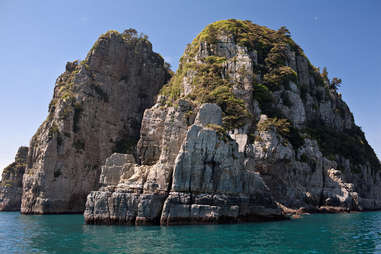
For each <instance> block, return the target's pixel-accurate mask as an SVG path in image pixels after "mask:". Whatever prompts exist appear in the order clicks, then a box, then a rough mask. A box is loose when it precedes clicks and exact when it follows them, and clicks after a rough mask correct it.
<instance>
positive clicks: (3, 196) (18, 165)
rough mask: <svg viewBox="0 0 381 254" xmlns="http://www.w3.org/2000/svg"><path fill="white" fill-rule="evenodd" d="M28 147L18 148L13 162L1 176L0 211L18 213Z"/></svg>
mask: <svg viewBox="0 0 381 254" xmlns="http://www.w3.org/2000/svg"><path fill="white" fill-rule="evenodd" d="M27 155H28V147H24V146H22V147H20V148H19V149H18V151H17V154H16V157H15V161H14V162H13V163H11V164H10V165H8V166H7V167H6V168H5V169H4V170H3V173H2V175H1V181H0V211H19V210H20V205H21V195H22V177H23V175H24V172H25V167H26V158H27Z"/></svg>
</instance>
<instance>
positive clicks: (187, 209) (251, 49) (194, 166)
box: [85, 20, 381, 225]
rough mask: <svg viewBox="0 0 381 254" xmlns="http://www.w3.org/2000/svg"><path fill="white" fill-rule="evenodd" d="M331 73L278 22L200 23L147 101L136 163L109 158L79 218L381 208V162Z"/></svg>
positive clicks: (166, 219) (211, 219) (272, 215)
mask: <svg viewBox="0 0 381 254" xmlns="http://www.w3.org/2000/svg"><path fill="white" fill-rule="evenodd" d="M337 84H338V82H337V79H332V80H329V79H328V76H327V72H326V71H325V70H324V71H323V72H322V73H320V70H319V69H318V68H316V67H314V66H313V65H311V63H310V62H309V61H308V59H307V58H306V56H305V55H304V53H303V51H302V50H301V49H300V48H299V46H298V45H296V44H295V42H293V41H292V40H291V38H290V35H289V32H288V30H287V29H285V28H283V27H282V28H281V29H279V30H278V31H274V30H270V29H268V28H266V27H262V26H258V25H255V24H253V23H251V22H249V21H240V20H225V21H219V22H216V23H213V24H211V25H209V26H207V27H206V28H205V29H204V30H203V31H202V32H201V33H200V34H199V35H198V36H197V37H196V38H195V40H194V41H193V42H192V44H190V45H189V46H188V47H187V49H186V50H185V53H184V56H183V57H182V58H181V60H180V66H179V69H178V71H177V73H176V75H175V76H174V77H173V78H172V79H171V81H170V82H169V83H168V84H167V85H166V86H164V87H163V89H162V90H161V92H160V94H161V96H160V97H159V98H158V100H157V103H156V105H155V106H154V107H152V108H151V109H147V110H146V111H145V113H144V117H143V120H142V128H141V133H140V140H139V142H138V145H137V158H138V160H137V163H134V162H133V161H132V160H130V159H129V158H130V157H131V156H128V158H127V157H125V159H124V160H122V161H121V162H118V163H119V164H118V165H119V166H118V168H119V169H118V170H116V171H118V172H119V173H117V174H116V175H115V172H114V171H113V169H112V168H115V167H116V165H115V166H110V165H109V166H107V165H106V166H105V167H104V168H103V171H102V175H103V176H102V177H101V183H102V187H101V188H100V189H99V190H98V191H93V192H91V193H90V194H89V196H88V198H87V203H86V210H85V219H86V222H87V223H122V224H124V223H126V224H137V225H140V224H152V223H153V224H157V223H161V224H165V225H171V224H181V223H219V222H239V221H246V220H258V219H261V220H265V219H281V218H285V215H284V213H282V211H281V208H283V209H284V210H285V211H287V208H292V209H299V208H303V209H304V210H307V211H312V212H316V211H322V212H325V211H333V210H335V211H345V210H368V209H380V208H381V206H380V205H381V203H380V201H381V199H380V194H379V193H380V191H379V190H380V186H381V185H380V174H381V170H380V169H381V166H380V162H379V160H378V159H377V157H376V155H375V153H374V151H373V150H372V148H371V147H370V146H369V145H368V143H367V141H366V139H365V136H364V134H363V132H362V131H361V129H360V128H359V127H357V126H356V125H355V123H354V119H353V116H352V113H351V112H350V111H349V109H348V107H347V105H346V104H345V102H344V101H343V100H342V99H341V95H340V94H339V93H338V92H337ZM114 156H121V155H114ZM113 172H114V173H113ZM117 176H119V181H116V178H118V177H117ZM102 179H113V180H112V181H111V180H110V182H104V181H103V180H102ZM102 181H103V182H102Z"/></svg>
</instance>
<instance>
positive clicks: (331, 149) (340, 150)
mask: <svg viewBox="0 0 381 254" xmlns="http://www.w3.org/2000/svg"><path fill="white" fill-rule="evenodd" d="M305 132H306V133H307V134H308V135H309V137H310V138H312V139H315V140H317V142H318V143H319V147H320V149H321V151H322V153H323V155H324V156H325V157H327V158H333V159H335V155H336V154H337V155H340V156H342V157H344V158H347V159H349V160H350V161H351V162H352V163H353V164H354V165H364V164H367V162H369V165H370V166H371V167H372V169H374V170H379V169H381V165H380V161H379V160H378V158H377V156H376V154H375V153H374V150H373V149H372V147H371V146H370V145H369V144H368V142H367V141H366V139H365V135H364V133H363V132H362V131H361V129H360V127H357V126H356V127H354V128H352V129H345V130H343V131H337V130H335V129H333V128H330V127H328V126H326V125H325V124H324V123H322V122H316V121H315V122H309V123H308V127H307V128H306V129H305Z"/></svg>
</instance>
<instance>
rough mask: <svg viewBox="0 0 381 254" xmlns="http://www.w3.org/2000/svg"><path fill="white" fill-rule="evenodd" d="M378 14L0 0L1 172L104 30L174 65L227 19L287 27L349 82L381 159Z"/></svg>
mask: <svg viewBox="0 0 381 254" xmlns="http://www.w3.org/2000/svg"><path fill="white" fill-rule="evenodd" d="M380 13H381V1H377V0H373V1H371V0H368V1H367V0H363V1H348V0H336V1H333V0H320V1H312V0H289V1H285V0H278V1H275V0H273V1H271V0H262V1H254V0H247V1H244V0H241V1H240V0H234V1H232V0H218V1H217V0H215V1H213V0H192V1H190V0H189V1H180V0H160V1H159V0H151V1H144V0H141V1H137V0H136V1H89V0H88V1H78V0H77V1H76V0H65V1H48V0H46V1H39V0H33V1H26V0H25V1H17V0H0V31H1V36H0V88H1V90H0V118H1V125H0V168H3V167H5V166H6V165H7V164H8V163H10V162H11V161H12V160H13V157H14V154H15V153H16V150H17V148H18V146H20V145H28V144H29V140H30V138H31V137H32V136H33V134H34V133H35V131H36V130H37V128H38V126H39V125H40V124H41V123H42V122H43V120H44V119H45V118H46V116H47V110H48V105H49V101H50V99H51V97H52V94H53V88H54V83H55V80H56V78H57V76H58V75H59V74H60V73H62V72H63V71H64V69H65V63H66V62H67V61H72V60H75V59H83V58H84V57H85V56H86V54H87V51H88V50H89V49H90V48H91V46H92V44H93V43H94V42H95V40H96V39H97V37H98V36H99V35H100V34H102V33H104V32H106V31H107V30H110V29H114V30H118V31H123V30H124V29H127V28H130V27H132V28H135V29H137V30H138V31H139V32H143V33H145V34H147V35H148V36H149V38H150V40H151V42H152V44H153V47H154V50H155V51H156V52H158V53H160V54H161V55H162V56H164V57H165V58H166V60H167V61H168V62H170V63H171V64H172V66H173V67H174V68H176V67H177V61H178V59H179V58H180V56H181V55H182V53H183V51H184V48H185V46H186V44H187V43H190V42H191V41H192V39H193V38H194V37H195V36H196V35H197V34H198V33H199V32H200V31H201V30H202V29H203V28H204V27H205V26H206V25H207V24H209V23H211V22H214V21H217V20H221V19H229V18H236V19H249V20H252V21H253V22H254V23H257V24H260V25H265V26H268V27H270V28H273V29H278V28H279V27H280V26H282V25H285V26H287V27H288V28H289V30H290V31H291V34H292V37H293V39H294V40H295V41H296V42H297V43H298V44H299V45H300V46H301V47H302V48H303V49H304V51H305V53H306V55H307V56H308V57H309V59H310V60H311V62H312V64H314V65H315V66H319V67H323V66H327V68H328V72H329V75H330V77H333V76H337V77H340V78H342V79H343V87H342V89H341V92H342V93H343V98H344V100H345V101H346V102H347V103H348V105H349V107H350V109H351V110H352V112H353V113H354V116H355V119H356V123H357V124H358V125H360V126H361V127H362V128H363V130H364V131H365V133H366V137H367V139H368V141H369V142H370V144H371V145H372V146H373V148H374V149H375V150H376V152H377V154H378V156H379V157H380V154H381V133H380V131H381V117H380V113H379V112H380V110H381V75H380V73H381V50H380V46H381V33H380V31H381V18H380Z"/></svg>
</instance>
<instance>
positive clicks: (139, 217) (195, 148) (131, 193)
mask: <svg viewBox="0 0 381 254" xmlns="http://www.w3.org/2000/svg"><path fill="white" fill-rule="evenodd" d="M190 107H191V106H190V105H187V104H186V103H180V106H179V108H178V109H177V110H176V109H174V108H169V110H168V111H167V112H168V113H169V114H170V115H169V116H168V115H167V116H166V117H165V118H162V120H161V121H163V123H162V124H161V125H162V126H164V129H162V130H161V132H159V133H162V136H161V138H162V140H161V144H165V145H161V146H160V145H159V148H162V150H161V152H160V156H159V158H158V159H157V161H156V162H155V164H152V165H137V164H134V163H135V162H134V159H133V157H131V155H122V154H114V155H112V156H111V157H109V158H108V159H107V162H106V165H105V166H104V167H103V168H102V174H101V178H100V179H101V180H100V182H101V184H102V185H103V187H102V188H101V189H100V190H99V191H94V192H92V193H91V194H90V195H89V196H88V199H87V204H86V211H85V218H86V222H87V223H121V224H136V225H146V224H158V223H159V222H160V223H161V224H165V225H173V224H188V223H221V222H239V221H253V220H270V219H282V218H284V216H283V214H282V211H281V209H279V207H278V206H277V205H276V204H275V203H274V201H273V200H272V198H271V193H270V191H269V189H268V188H267V187H266V185H265V184H264V182H263V181H262V178H261V177H260V176H259V174H258V173H256V172H255V171H254V168H251V169H248V168H245V167H244V163H243V160H244V157H243V155H242V154H241V153H239V152H238V145H237V143H236V142H235V141H233V140H231V139H230V138H229V137H228V136H226V135H224V134H221V133H219V132H218V128H222V127H221V124H222V110H221V109H220V108H219V107H218V106H217V105H215V104H203V105H202V106H201V108H200V110H199V113H198V115H197V117H196V120H195V122H194V124H192V125H191V126H189V127H188V128H187V127H186V122H184V121H182V122H178V121H179V119H181V116H184V112H186V110H190ZM162 110H163V109H162V108H161V107H160V106H159V105H156V106H155V107H154V108H153V109H151V110H147V111H146V114H145V117H144V119H146V118H147V117H152V114H151V112H150V111H156V112H159V111H162ZM154 115H161V114H160V113H158V114H154ZM193 119H194V117H193ZM146 120H147V121H146V122H143V123H145V124H150V123H151V122H153V121H156V120H159V119H157V118H156V119H155V120H154V119H152V118H151V119H146ZM174 121H175V122H176V123H177V124H173V122H174ZM156 126H158V125H156ZM148 127H149V126H146V125H144V124H143V126H142V136H141V140H140V141H139V144H142V143H143V142H144V143H145V144H149V142H148V141H149V140H150V137H149V133H146V131H148V132H151V131H152V129H150V128H148ZM166 128H170V129H166ZM147 134H148V135H147ZM176 137H178V139H177V138H176ZM159 142H160V141H159ZM138 147H140V149H141V150H139V151H138V152H140V154H141V158H142V161H150V162H152V161H153V160H154V158H152V157H151V154H152V153H146V152H145V151H147V150H146V149H145V148H146V146H142V145H141V146H138ZM142 149H144V152H143V151H142ZM168 150H169V151H168ZM153 154H154V153H153ZM174 155H177V156H176V158H175V156H174ZM118 176H119V181H115V180H116V179H117V178H118ZM105 179H107V180H106V181H105Z"/></svg>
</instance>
